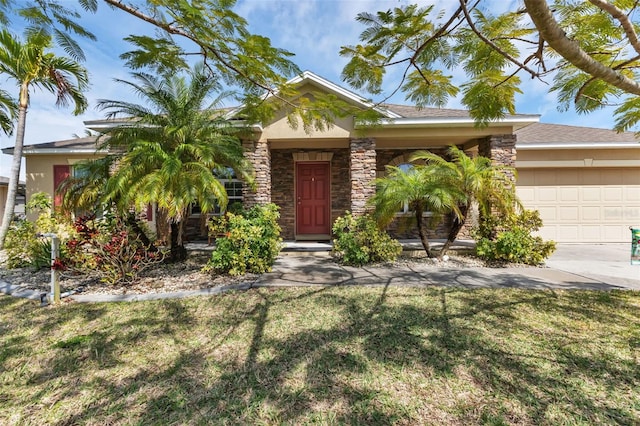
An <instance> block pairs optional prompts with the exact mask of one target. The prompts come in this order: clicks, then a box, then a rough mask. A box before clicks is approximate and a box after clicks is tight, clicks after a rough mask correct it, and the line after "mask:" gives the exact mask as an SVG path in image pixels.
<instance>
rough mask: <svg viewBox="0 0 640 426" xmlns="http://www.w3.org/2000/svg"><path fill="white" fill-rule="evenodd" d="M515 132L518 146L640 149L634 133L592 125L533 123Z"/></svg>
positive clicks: (525, 147)
mask: <svg viewBox="0 0 640 426" xmlns="http://www.w3.org/2000/svg"><path fill="white" fill-rule="evenodd" d="M514 133H515V134H516V136H517V142H516V145H517V147H518V149H538V148H547V149H554V148H634V147H637V148H640V139H639V138H638V137H636V135H635V133H633V132H623V133H618V132H616V131H614V130H608V129H598V128H593V127H581V126H568V125H564V124H548V123H534V124H531V125H529V126H527V127H524V128H522V129H519V130H516V131H515V132H514Z"/></svg>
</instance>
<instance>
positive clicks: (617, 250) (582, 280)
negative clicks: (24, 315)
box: [0, 243, 640, 302]
mask: <svg viewBox="0 0 640 426" xmlns="http://www.w3.org/2000/svg"><path fill="white" fill-rule="evenodd" d="M464 244H466V243H463V246H464ZM326 248H327V247H325V246H322V245H319V246H315V245H312V246H309V247H298V248H297V250H294V252H293V253H292V252H291V251H289V252H283V253H282V254H281V255H280V256H279V257H278V259H277V260H276V263H275V265H274V267H273V272H270V273H267V274H263V275H261V276H260V277H259V278H258V279H257V280H256V281H255V282H253V283H243V284H238V285H230V286H226V287H217V288H211V289H202V290H191V291H182V292H175V293H151V294H127V295H100V294H74V295H71V296H70V298H72V299H73V300H75V301H77V302H117V301H142V300H157V299H168V298H181V297H192V296H198V295H214V294H220V293H223V292H225V291H229V290H246V289H249V288H252V287H253V288H255V287H298V286H349V285H365V286H366V285H369V286H386V285H398V286H414V287H424V286H452V287H453V286H455V287H464V288H525V289H527V288H528V289H583V290H640V265H631V264H630V262H629V246H628V245H626V244H601V245H584V244H581V245H578V244H574V245H570V244H559V245H558V249H557V250H556V252H555V253H554V254H553V256H551V258H550V259H549V260H548V261H547V264H546V266H547V267H542V268H535V267H516V268H482V267H475V268H455V267H451V268H447V267H446V264H445V266H444V267H440V268H433V267H430V266H428V265H424V264H420V263H413V264H410V265H409V264H407V265H398V266H394V267H392V268H391V267H385V266H369V267H363V268H355V267H349V266H342V265H339V264H337V263H335V262H334V261H333V260H332V259H331V257H330V256H329V253H328V251H326ZM0 292H3V293H6V294H12V295H14V296H18V297H28V298H33V299H36V300H38V299H39V293H37V294H36V293H35V292H33V293H34V294H30V292H28V291H27V292H25V291H21V289H20V287H19V286H12V285H9V284H7V283H2V282H0Z"/></svg>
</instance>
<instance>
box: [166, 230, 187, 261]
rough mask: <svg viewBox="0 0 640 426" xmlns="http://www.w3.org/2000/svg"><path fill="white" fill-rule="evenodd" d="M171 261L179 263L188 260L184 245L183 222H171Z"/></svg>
mask: <svg viewBox="0 0 640 426" xmlns="http://www.w3.org/2000/svg"><path fill="white" fill-rule="evenodd" d="M169 250H170V251H171V261H173V262H179V261H182V260H185V259H186V258H187V249H186V248H185V247H184V244H183V243H182V222H174V221H172V222H171V245H170V246H169Z"/></svg>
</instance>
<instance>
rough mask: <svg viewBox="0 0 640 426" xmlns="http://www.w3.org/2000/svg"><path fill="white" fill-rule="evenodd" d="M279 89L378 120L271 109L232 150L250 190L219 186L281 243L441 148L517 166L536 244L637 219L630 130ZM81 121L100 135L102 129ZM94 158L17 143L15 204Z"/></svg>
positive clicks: (58, 145)
mask: <svg viewBox="0 0 640 426" xmlns="http://www.w3.org/2000/svg"><path fill="white" fill-rule="evenodd" d="M291 83H292V84H295V85H296V86H297V87H298V90H299V93H300V95H301V96H309V97H313V96H314V93H315V92H325V93H330V94H333V95H335V96H337V97H339V98H340V99H342V100H344V101H346V102H349V103H350V104H352V105H354V106H357V107H361V108H372V107H374V108H376V109H377V110H378V112H379V113H380V114H381V116H382V119H381V120H380V122H379V124H378V125H376V126H374V127H367V126H363V125H361V123H359V122H357V121H356V120H354V119H353V118H345V119H339V120H337V121H336V123H335V125H334V126H333V127H331V128H330V129H327V130H325V131H322V132H319V131H313V132H310V133H305V131H304V130H303V129H302V128H299V129H292V128H291V127H290V126H289V124H288V122H287V117H286V115H285V114H284V113H282V114H279V115H276V116H275V117H274V118H273V120H272V121H271V122H269V123H260V124H256V125H254V126H253V127H252V130H253V134H252V137H249V138H247V139H246V140H243V146H244V149H245V153H246V156H247V158H248V159H249V160H250V162H251V163H252V165H253V167H254V169H255V172H256V183H257V188H256V190H255V191H252V190H250V189H249V188H247V187H243V186H242V184H241V182H239V181H235V180H233V179H230V180H228V181H226V182H225V186H227V190H228V192H229V195H230V199H231V201H242V202H243V203H244V204H245V205H253V204H257V203H266V202H273V203H275V204H277V205H279V206H280V209H281V210H280V213H281V226H282V229H283V238H284V239H286V240H325V239H329V238H330V235H331V225H332V223H333V221H334V220H335V219H336V217H338V216H340V215H342V214H343V213H344V212H345V210H350V211H352V212H354V213H362V212H364V211H365V208H366V202H367V200H368V199H369V197H371V195H373V194H374V192H375V186H374V185H373V180H374V179H375V178H376V177H378V176H382V175H383V174H384V172H385V166H387V165H400V164H403V163H406V162H407V161H408V158H409V156H410V155H411V153H412V152H414V151H416V150H430V151H432V152H437V153H443V152H444V151H445V150H446V149H447V147H448V146H450V145H456V146H458V147H462V148H463V149H464V150H465V151H466V152H468V153H470V154H474V155H475V154H480V155H484V156H487V157H489V158H492V159H493V160H494V161H495V162H497V163H501V164H507V165H511V166H515V167H517V169H518V172H519V175H518V178H517V191H518V193H519V195H520V197H521V198H522V200H523V202H524V205H525V206H526V207H528V208H535V209H538V210H540V212H541V213H542V217H543V220H544V221H545V227H544V229H543V230H542V231H541V233H542V235H543V236H545V237H546V238H552V239H555V240H556V241H567V242H569V241H570V242H613V241H627V240H628V235H627V234H628V227H629V226H630V225H633V224H638V223H640V144H639V143H638V142H637V140H636V139H635V137H634V135H633V134H631V133H624V134H617V133H615V132H613V131H608V130H600V129H590V128H583V127H572V126H559V125H550V124H542V123H539V116H537V115H526V114H515V115H511V116H507V117H505V118H504V119H502V120H499V121H496V122H492V123H490V124H489V125H488V126H486V127H483V128H479V127H476V126H475V123H474V121H473V119H472V118H471V117H470V116H469V114H468V112H467V111H465V110H456V109H439V108H424V109H418V108H416V107H413V106H404V105H392V104H385V105H382V106H377V107H376V106H374V105H372V104H371V103H370V102H369V101H367V100H366V99H364V98H362V97H361V96H359V95H357V94H355V93H353V92H352V91H350V90H347V89H345V88H343V87H340V86H338V85H336V84H334V83H332V82H330V81H328V80H325V79H323V78H321V77H319V76H317V75H315V74H313V73H311V72H304V73H303V74H301V75H300V76H298V77H297V78H295V79H293V80H292V81H291ZM233 114H234V110H231V111H229V113H228V117H229V118H233ZM85 125H86V126H87V127H88V128H89V129H93V130H98V131H104V130H105V129H108V127H109V126H112V125H113V123H109V122H107V121H106V120H97V121H89V122H85ZM3 151H4V152H5V153H10V152H11V149H7V148H5V149H4V150H3ZM101 154H103V153H100V152H96V150H95V138H79V139H72V140H68V141H55V142H49V143H42V144H35V145H28V146H25V150H24V156H25V158H26V176H27V198H29V196H30V194H33V193H34V192H38V191H45V192H48V193H50V194H53V193H54V188H55V187H56V185H57V184H58V183H59V182H60V181H61V180H62V179H63V178H64V177H66V176H68V175H69V173H72V172H73V164H74V163H75V162H77V161H79V160H81V159H84V158H90V157H92V156H95V155H101ZM150 213H151V212H150ZM196 214H197V212H196ZM149 219H150V220H152V221H153V220H154V215H151V216H149Z"/></svg>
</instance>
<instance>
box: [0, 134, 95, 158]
mask: <svg viewBox="0 0 640 426" xmlns="http://www.w3.org/2000/svg"><path fill="white" fill-rule="evenodd" d="M96 142H97V136H88V137H83V138H74V139H67V140H63V141H53V142H44V143H35V144H29V145H25V146H24V151H25V152H26V153H28V152H29V151H31V150H50V149H65V150H83V151H84V150H95V149H96V148H97V146H96ZM2 152H3V153H5V154H12V153H13V147H12V146H9V147H7V148H2Z"/></svg>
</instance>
